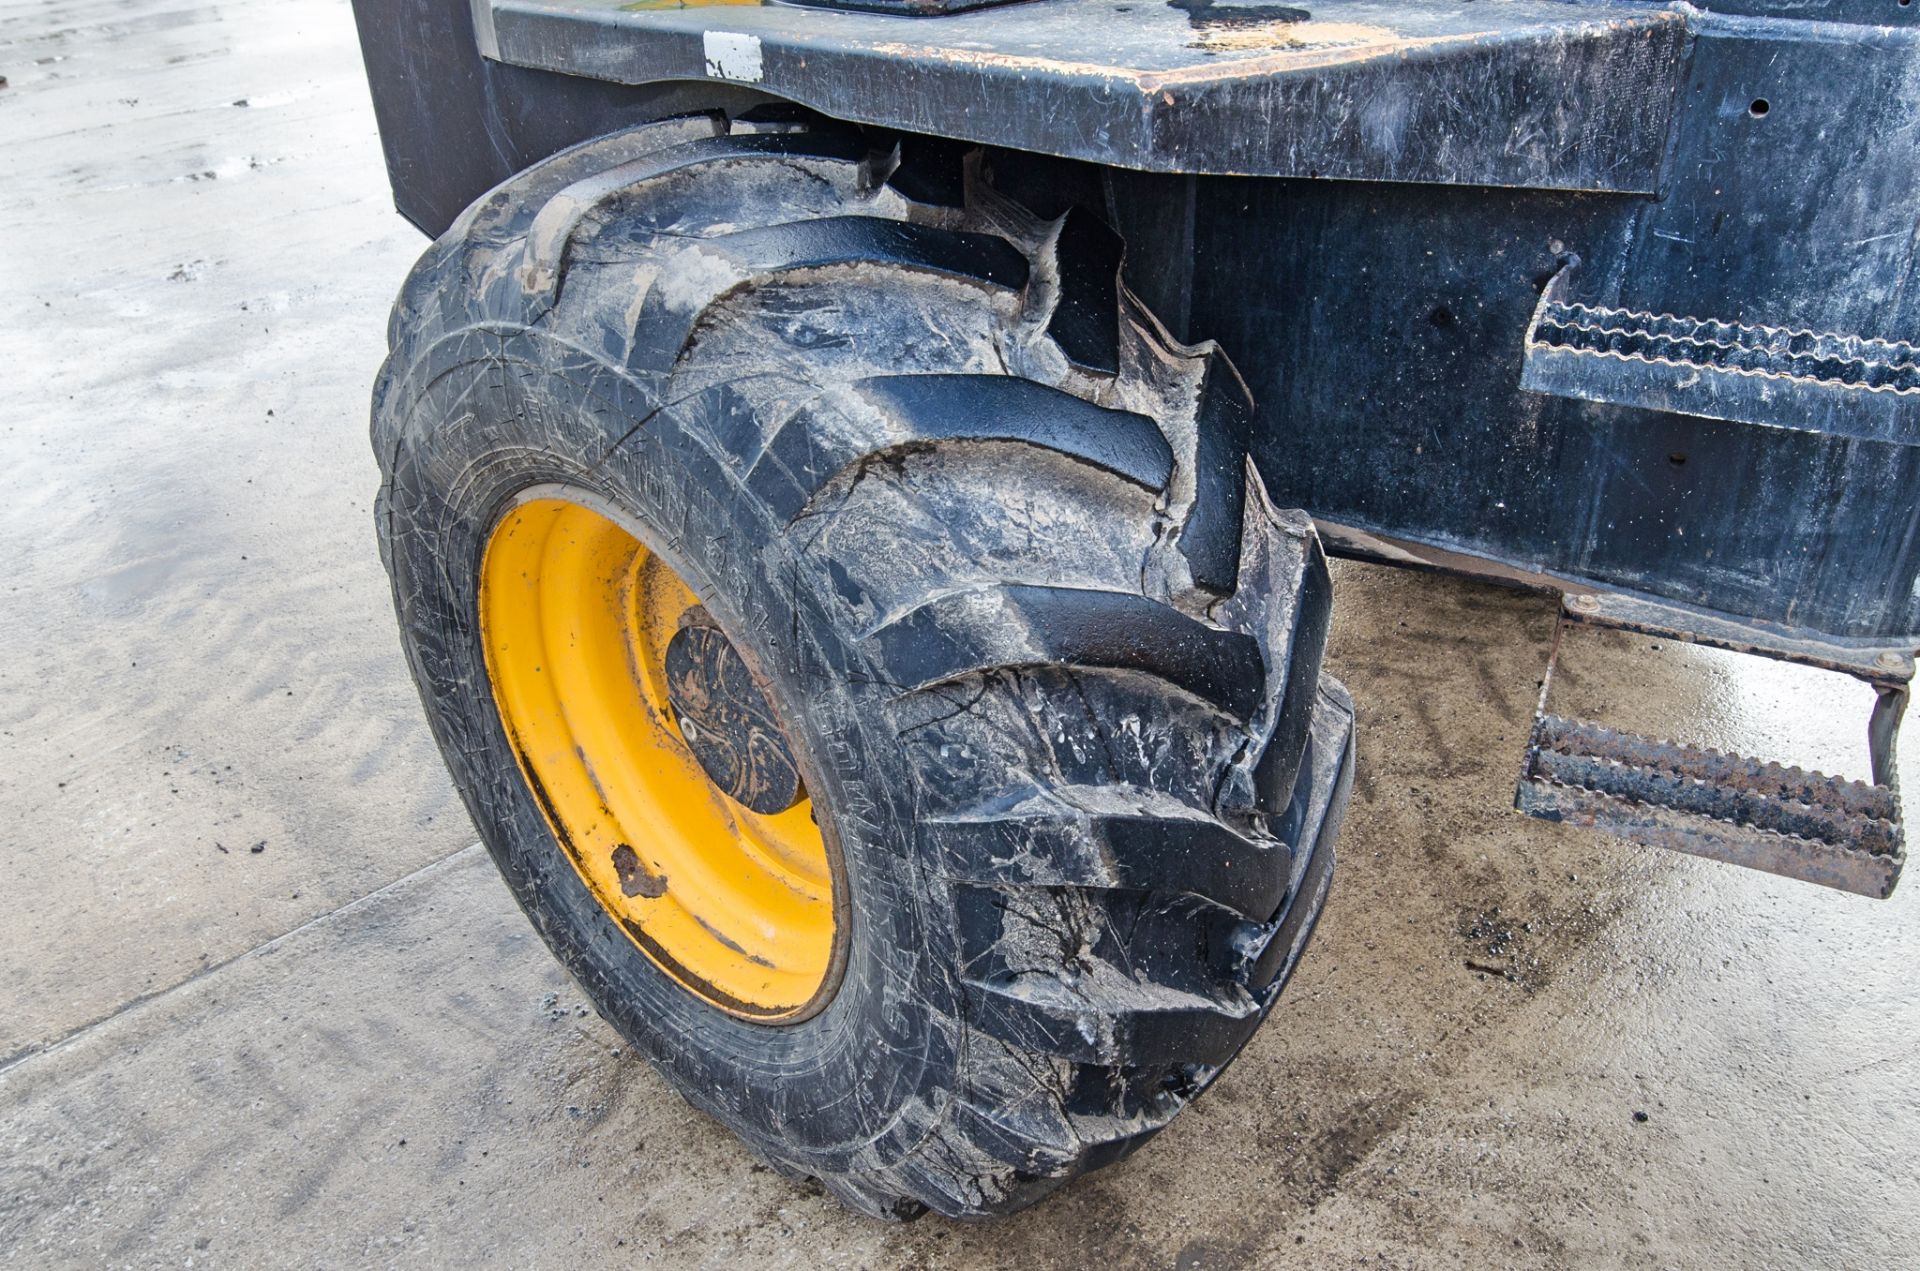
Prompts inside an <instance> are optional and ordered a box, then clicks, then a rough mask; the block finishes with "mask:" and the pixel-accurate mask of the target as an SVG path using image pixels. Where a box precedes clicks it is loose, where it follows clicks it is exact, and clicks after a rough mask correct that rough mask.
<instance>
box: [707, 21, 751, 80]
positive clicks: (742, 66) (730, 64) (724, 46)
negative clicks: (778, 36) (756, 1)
mask: <svg viewBox="0 0 1920 1271" xmlns="http://www.w3.org/2000/svg"><path fill="white" fill-rule="evenodd" d="M706 48H707V74H709V75H711V76H713V77H714V78H715V79H732V80H739V81H740V82H741V83H743V84H757V83H759V82H760V78H761V70H760V37H759V36H757V35H741V34H740V33H739V32H737V31H708V32H706Z"/></svg>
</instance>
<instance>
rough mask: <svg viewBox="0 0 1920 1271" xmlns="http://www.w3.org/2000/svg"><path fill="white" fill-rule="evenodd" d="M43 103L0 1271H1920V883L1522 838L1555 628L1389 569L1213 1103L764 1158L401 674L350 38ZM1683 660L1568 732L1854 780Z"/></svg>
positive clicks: (1588, 654) (60, 93) (32, 224)
mask: <svg viewBox="0 0 1920 1271" xmlns="http://www.w3.org/2000/svg"><path fill="white" fill-rule="evenodd" d="M0 75H4V76H5V77H6V80H7V86H6V87H5V88H0V138H4V139H5V146H4V153H5V155H6V157H7V161H8V180H7V181H6V182H5V184H4V185H3V186H0V261H4V263H5V271H6V280H7V284H8V286H7V293H8V301H7V304H6V305H5V307H4V310H0V368H4V369H0V377H4V384H5V386H6V392H5V395H4V402H5V408H4V411H3V412H0V544H4V548H5V551H4V559H5V562H6V574H5V580H4V587H5V596H4V601H0V742H4V745H5V747H6V750H7V752H8V755H9V762H8V763H7V764H6V765H5V768H4V771H0V879H4V882H0V898H3V899H4V911H5V915H6V916H5V919H4V925H3V926H0V1260H4V1261H6V1262H7V1263H9V1264H15V1265H22V1266H104V1265H113V1266H119V1265H136V1266H156V1265H192V1266H202V1267H204V1266H235V1267H256V1266H280V1265H290V1266H314V1265H324V1266H340V1265H367V1264H385V1263H407V1264H411V1265H423V1264H424V1265H439V1264H452V1263H456V1262H462V1263H465V1262H482V1261H484V1262H488V1263H493V1264H499V1265H529V1266H561V1265H565V1266H569V1267H586V1266H603V1265H604V1266H614V1265H627V1264H632V1263H636V1262H656V1263H660V1264H664V1265H676V1266H677V1265H716V1266H719V1265H724V1266H861V1267H890V1266H940V1267H967V1266H993V1265H1003V1264H1009V1263H1015V1262H1018V1263H1020V1264H1022V1265H1035V1266H1059V1267H1084V1266H1103V1267H1112V1268H1127V1267H1135V1266H1156V1267H1158V1266H1180V1267H1188V1268H1203V1267H1204V1268H1227V1267H1238V1266H1250V1265H1262V1266H1291V1265H1301V1266H1308V1265H1311V1266H1316V1267H1324V1266H1358V1265H1375V1264H1382V1263H1384V1264H1389V1265H1396V1266H1454V1265H1472V1266H1475V1267H1481V1266H1487V1265H1511V1266H1564V1265H1570V1264H1571V1265H1593V1266H1634V1267H1641V1266H1645V1267H1654V1266H1659V1267H1669V1266H1725V1265H1745V1266H1782V1267H1806V1266H1862V1267H1865V1266H1873V1267H1891V1266H1898V1265H1908V1266H1913V1265H1920V1254H1916V1252H1915V1251H1916V1249H1920V1219H1917V1218H1916V1216H1915V1213H1916V1210H1917V1209H1920V1168H1917V1162H1916V1150H1915V1146H1914V1145H1915V1143H1916V1142H1917V1141H1920V1096H1916V1094H1915V1090H1916V1088H1920V1058H1917V1057H1916V1055H1915V1052H1914V1049H1913V1044H1912V1041H1913V1038H1914V1037H1915V1035H1916V1033H1920V996H1917V995H1916V994H1915V992H1914V990H1913V987H1912V982H1913V975H1912V968H1913V966H1914V965H1915V963H1916V961H1917V960H1920V886H1916V885H1914V884H1909V885H1908V887H1907V889H1906V890H1905V891H1904V892H1902V893H1901V894H1900V895H1899V896H1897V897H1896V898H1895V899H1894V900H1892V901H1890V902H1887V903H1874V902H1870V901H1864V900H1859V899H1856V898H1853V897H1848V896H1843V895H1838V894H1834V893H1829V892H1824V891H1820V890H1817V889H1814V888H1810V887H1807V886H1804V885H1799V884H1792V883H1788V882H1785V881H1781V880H1777V879H1772V878H1768V877H1764V876H1758V875H1752V874H1748V873H1744V872H1742V871H1738V870H1734V869H1731V868H1727V867H1723V866H1714V865H1709V864H1706V863H1703V862H1699V861H1694V860H1691V859H1688V858H1680V857H1672V856H1667V855H1662V854H1658V853H1655V852H1652V851H1648V850H1644V849H1640V848H1634V847H1628V846H1623V845H1618V844H1612V843H1608V842H1606V841H1603V840H1601V839H1598V838H1596V837H1593V836H1591V835H1588V834H1584V833H1581V832H1577V831H1573V830H1566V829H1561V828H1557V827H1553V826H1547V825H1543V824H1540V823H1537V822H1530V821H1526V820H1523V819H1520V818H1519V817H1517V816H1515V815H1514V814H1513V813H1511V812H1509V811H1508V810H1507V809H1508V804H1509V800H1510V797H1511V787H1512V781H1513V778H1514V774H1515V770H1516V767H1517V764H1518V758H1519V753H1520V747H1521V742H1522V739H1523V737H1524V735H1525V732H1526V727H1527V720H1528V713H1529V711H1530V709H1531V707H1532V698H1533V695H1534V691H1535V685H1536V682H1537V678H1538V676H1539V674H1540V671H1541V668H1542V665H1543V663H1544V660H1545V656H1546V651H1547V643H1548V639H1549V636H1550V633H1551V627H1552V614H1553V609H1552V606H1551V603H1550V602H1549V601H1547V600H1545V599H1542V598H1539V597H1533V596H1527V595H1521V594H1517V593H1512V592H1506V591H1500V590H1494V589H1491V588H1488V587H1484V586H1479V585H1473V584H1467V583H1461V582H1453V581H1446V580H1440V579H1434V578H1426V577H1418V576H1412V575H1405V574H1397V573H1393V572H1390V571H1383V570H1378V569H1370V568H1361V567H1343V568H1341V569H1340V570H1339V574H1338V585H1339V596H1340V609H1339V616H1338V625H1337V628H1336V631H1335V635H1334V643H1333V652H1332V666H1333V668H1334V669H1335V671H1336V672H1337V673H1338V674H1340V675H1341V676H1342V677H1344V678H1345V679H1346V681H1347V683H1348V684H1349V685H1351V686H1352V688H1353V691H1354V695H1355V697H1356V699H1357V700H1358V702H1359V707H1360V720H1361V738H1362V741H1361V750H1360V761H1361V769H1360V772H1361V776H1360V780H1359V785H1358V788H1357V790H1356V792H1355V797H1354V805H1353V811H1352V814H1351V815H1350V817H1349V819H1348V824H1347V830H1346V835H1345V838H1344V840H1343V841H1342V843H1341V847H1340V852H1341V867H1340V871H1339V874H1338V877H1337V879H1336V885H1335V893H1334V898H1333V900H1332V902H1331V903H1330V906H1329V908H1328V910H1327V913H1326V916H1325V918H1324V920H1323V922H1322V924H1321V929H1320V935H1319V937H1318V940H1317V942H1316V944H1315V946H1314V948H1313V950H1312V951H1311V954H1310V955H1309V957H1308V958H1307V961H1306V963H1305V965H1304V967H1303V969H1302V970H1301V971H1300V973H1299V975H1298V977H1297V978H1296V979H1295V981H1294V985H1293V987H1292V989H1291V990H1290V992H1289V995H1288V997H1287V998H1286V1000H1285V1001H1284V1003H1283V1005H1282V1007H1281V1008H1280V1010H1279V1011H1278V1012H1277V1013H1276V1014H1275V1016H1274V1018H1273V1020H1272V1022H1271V1023H1270V1024H1269V1025H1268V1027H1267V1028H1266V1030H1265V1031H1264V1032H1263V1033H1262V1034H1261V1035H1260V1036H1259V1037H1258V1038H1257V1039H1256V1041H1255V1042H1254V1043H1253V1045H1252V1046H1251V1048H1250V1049H1249V1050H1248V1052H1247V1053H1246V1055H1245V1057H1244V1058H1243V1059H1242V1060H1241V1062H1240V1063H1239V1064H1238V1065H1236V1066H1235V1067H1234V1068H1233V1069H1232V1071H1231V1072H1230V1073H1229V1074H1228V1075H1227V1077H1226V1078H1224V1079H1223V1080H1222V1081H1221V1082H1220V1084H1219V1085H1218V1086H1217V1087H1216V1088H1215V1090H1214V1091H1213V1092H1212V1093H1211V1094H1210V1095H1209V1096H1208V1097H1207V1098H1205V1099H1204V1100H1202V1101H1201V1102H1200V1103H1199V1104H1198V1105H1197V1106H1196V1107H1195V1108H1194V1109H1193V1110H1192V1111H1191V1112H1190V1113H1188V1114H1187V1115H1186V1116H1185V1117H1184V1118H1182V1119H1181V1120H1180V1121H1179V1122H1177V1123H1176V1124H1175V1125H1174V1127H1173V1128H1172V1129H1170V1130H1169V1131H1168V1132H1167V1133H1166V1134H1165V1135H1163V1136H1162V1137H1161V1138H1160V1139H1159V1140H1158V1141H1157V1142H1156V1143H1154V1144H1153V1145H1152V1146H1150V1147H1149V1148H1148V1149H1147V1150H1146V1151H1144V1152H1142V1153H1141V1154H1139V1155H1138V1156H1136V1157H1134V1158H1133V1159H1131V1160H1130V1161H1128V1162H1126V1163H1124V1164H1122V1165H1120V1166H1118V1167H1116V1168H1114V1169H1112V1170H1109V1171H1107V1172H1106V1173H1103V1174H1100V1175H1098V1176H1096V1177H1094V1178H1092V1179H1089V1180H1086V1181H1084V1182H1082V1183H1081V1184H1079V1185H1077V1186H1075V1187H1073V1188H1072V1189H1070V1190H1069V1191H1068V1192H1066V1193H1065V1194H1064V1195H1062V1196H1061V1197H1059V1198H1057V1199H1055V1200H1054V1201H1051V1202H1049V1203H1047V1204H1045V1205H1043V1206H1041V1207H1040V1208H1038V1209H1037V1210H1033V1211H1030V1212H1028V1213H1026V1214H1024V1215H1022V1216H1020V1217H1017V1218H1015V1219H1012V1220H1009V1221H1005V1222H1001V1223H997V1224H989V1225H961V1224H954V1223H948V1222H944V1221H939V1220H932V1219H929V1220H925V1221H921V1222H919V1223H914V1224H909V1225H905V1226H885V1225H880V1224H875V1223H871V1222H868V1221H865V1220H862V1219H859V1218H855V1217H853V1216H851V1215H849V1214H847V1213H845V1212H843V1211H842V1210H840V1209H839V1208H838V1207H836V1206H835V1205H834V1204H833V1203H832V1202H831V1201H830V1200H828V1199H827V1198H826V1197H825V1196H824V1195H822V1194H821V1193H820V1192H819V1191H817V1190H815V1189H812V1188H809V1187H806V1186H798V1185H795V1184H792V1183H790V1182H787V1181H785V1180H784V1179H782V1178H780V1177H779V1176H777V1175H775V1174H772V1173H770V1172H768V1171H766V1170H765V1169H763V1168H762V1167H761V1166H759V1165H757V1164H756V1163H755V1162H754V1161H753V1160H752V1159H751V1157H750V1156H749V1155H748V1154H747V1153H746V1152H745V1150H744V1149H742V1148H741V1147H740V1146H739V1145H738V1144H737V1143H736V1142H735V1141H734V1140H733V1139H732V1138H731V1137H729V1136H728V1135H727V1134H726V1133H725V1132H724V1131H723V1130H721V1129H720V1128H719V1127H717V1126H716V1125H714V1124H713V1123H711V1122H709V1121H707V1120H706V1119H704V1118H703V1117H702V1116H700V1115H698V1114H696V1113H694V1112H692V1111H690V1110H689V1109H688V1108H687V1107H686V1106H685V1105H684V1104H683V1103H681V1102H680V1100H679V1099H678V1098H677V1097H675V1096H674V1095H673V1094H672V1093H671V1092H670V1091H669V1090H668V1089H667V1088H666V1086H665V1085H664V1083H662V1082H661V1081H660V1080H659V1079H658V1078H657V1077H655V1076H654V1075H653V1074H652V1073H651V1072H650V1071H649V1070H648V1069H647V1068H646V1067H645V1066H644V1065H643V1064H641V1063H639V1062H637V1061H636V1060H635V1059H633V1058H632V1057H631V1056H629V1055H628V1054H626V1053H625V1052H624V1050H623V1048H622V1045H621V1042H620V1039H619V1038H618V1037H616V1036H615V1035H613V1033H612V1032H611V1031H610V1030H609V1029H608V1028H607V1027H606V1026H605V1025H603V1024H602V1023H601V1022H600V1021H599V1020H598V1019H597V1018H595V1017H594V1016H593V1015H592V1014H591V1013H590V1012H589V1011H588V1010H587V1009H586V1007H585V1006H584V1005H583V1003H582V999H581V997H580V995H579V994H578V993H577V992H576V991H575V990H574V989H573V987H572V986H571V984H569V983H568V982H567V981H566V980H565V979H564V978H563V977H562V975H561V974H560V972H559V971H558V969H557V967H556V965H555V963H554V962H553V960H552V959H551V958H550V957H549V956H548V955H547V953H546V951H545V949H544V948H543V947H542V946H541V945H540V943H539V941H538V940H537V939H535V938H534V936H533V934H532V932H531V930H530V929H529V927H528V925H527V924H526V922H525V921H524V920H523V919H522V917H521V916H520V914H519V913H518V912H517V911H516V910H515V908H514V906H513V904H512V903H511V901H510V900H509V898H508V896H507V894H506V892H505V890H504V889H503V888H502V886H501V885H500V884H499V883H498V882H497V881H496V879H495V877H494V874H493V872H492V868H491V866H490V864H489V863H488V861H487V859H486V858H485V856H484V855H483V854H482V853H481V852H480V851H479V849H477V848H475V847H472V846H470V844H471V842H472V839H473V834H472V831H471V829H470V827H469V826H468V824H467V823H466V820H465V817H464V814H463V812H462V810H461V808H460V806H459V804H458V802H457V800H456V799H455V798H454V797H453V796H452V794H451V792H450V789H449V787H448V784H447V781H446V778H445V777H444V775H443V773H442V770H441V768H440V765H439V761H438V759H437V757H436V755H435V754H434V752H433V749H432V746H431V744H430V742H429V740H428V737H427V733H426V729H425V728H424V726H423V724H422V722H421V718H420V714H419V711H418V707H417V703H416V702H415V700H414V695H413V691H412V689H411V687H410V686H409V684H408V683H407V681H406V677H405V672H404V670H403V668H402V665H401V660H400V657H399V653H398V648H397V644H396V641H395V636H394V631H393V628H392V620H391V616H390V611H389V608H388V601H387V596H386V591H385V584H384V579H383V577H382V575H381V572H380V568H379V564H378V561H377V560H376V558H375V554H374V547H373V539H372V532H371V526H370V523H369V522H370V512H369V504H370V500H371V496H372V492H373V485H374V475H375V474H374V466H373V462H372V460H371V457H370V456H369V454H368V450H367V446H366V443H365V441H364V433H365V417H366V400H367V389H368V385H369V383H370V381H371V378H372V375H373V371H374V368H375V366H376V365H377V363H378V361H379V359H380V356H381V353H382V335H383V324H384V320H385V311H386V305H387V301H388V299H389V297H390V296H391V294H392V292H393V290H394V289H395V287H396V286H397V284H398V282H399V280H400V278H401V276H402V274H403V272H404V271H405V269H406V267H407V264H408V262H409V261H410V259H411V258H412V257H413V255H414V254H415V253H416V252H417V251H418V250H419V248H420V247H421V243H420V242H419V241H418V240H417V238H416V236H415V235H414V234H413V232H412V231H411V230H410V229H408V228H407V227H406V226H405V225H404V224H403V223H402V222H401V221H400V220H399V218H398V217H397V216H395V215H393V214H392V213H391V211H390V210H389V204H388V197H387V193H386V189H385V185H384V177H383V175H382V172H381V168H380V161H379V150H378V146H377V143H376V140H375V137H374V132H373V125H372V119H371V114H370V111H369V108H368V103H367V96H366V90H365V87H364V85H363V84H362V82H361V79H360V72H359V65H358V59H357V51H356V48H355V46H354V43H353V35H352V30H351V24H350V21H349V17H348V13H347V8H346V5H345V4H344V3H340V2H339V0H308V2H307V3H302V4H291V5H290V4H288V3H286V2H285V0H223V2H222V3H220V4H217V5H215V4H196V3H194V2H193V0H140V2H138V3H136V2H134V0H0ZM1656 643H1657V642H1652V641H1647V640H1644V639H1632V640H1630V639H1626V638H1624V637H1620V638H1601V637H1586V638H1582V639H1580V640H1577V641H1575V644H1574V647H1573V648H1572V650H1571V653H1570V660H1569V663H1568V665H1567V668H1566V674H1565V680H1564V682H1563V684H1562V688H1561V692H1562V698H1561V701H1560V705H1561V706H1563V707H1564V708H1565V709H1567V710H1569V711H1578V712H1591V713H1593V714H1596V715H1598V716H1599V717H1600V718H1604V719H1608V720H1611V721H1613V722H1617V723H1621V724H1625V725H1627V726H1636V727H1643V728H1648V729H1651V730H1654V731H1656V732H1661V733H1681V734H1685V735H1687V736H1689V737H1692V738H1694V739H1698V740H1704V741H1708V742H1712V743H1715V744H1722V745H1739V746H1746V747H1751V748H1755V749H1757V750H1760V751H1761V752H1762V753H1770V754H1776V755H1778V756H1780V757H1784V758H1789V759H1793V760H1797V761H1801V762H1812V763H1818V764H1821V765H1824V766H1827V767H1829V768H1832V767H1835V766H1838V767H1839V768H1841V769H1844V770H1846V771H1848V772H1849V773H1851V774H1856V775H1857V773H1858V771H1859V769H1860V768H1861V767H1862V764H1863V757H1862V750H1863V747H1862V745H1861V743H1860V741H1859V740H1858V734H1859V733H1860V731H1861V727H1862V722H1863V720H1864V715H1865V707H1866V701H1865V697H1864V696H1863V693H1864V690H1860V689H1859V688H1858V686H1854V685H1851V684H1850V683H1848V682H1844V681H1843V682H1841V683H1840V684H1838V685H1836V684H1833V683H1830V682H1828V677H1822V676H1818V675H1815V674H1813V673H1804V674H1797V673H1790V672H1788V671H1786V670H1784V669H1780V668H1770V667H1766V666H1760V667H1757V668H1747V670H1748V672H1749V673H1748V674H1746V675H1744V676H1737V675H1736V674H1735V672H1736V669H1738V668H1736V666H1735V665H1734V662H1733V660H1732V659H1729V658H1725V657H1720V656H1717V655H1713V654H1709V653H1704V652H1701V651H1697V650H1688V649H1682V648H1677V647H1671V646H1670V647H1663V648H1656V647H1652V646H1653V645H1654V644H1656ZM1916 776H1920V770H1916V768H1915V766H1914V765H1913V764H1911V763H1910V764H1909V765H1908V768H1907V778H1908V783H1909V785H1912V784H1913V783H1914V781H1915V778H1916Z"/></svg>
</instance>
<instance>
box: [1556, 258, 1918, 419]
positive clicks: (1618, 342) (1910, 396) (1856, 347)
mask: <svg viewBox="0 0 1920 1271" xmlns="http://www.w3.org/2000/svg"><path fill="white" fill-rule="evenodd" d="M1572 271H1573V265H1572V264H1569V265H1568V266H1567V267H1566V268H1563V269H1562V270H1561V271H1560V272H1559V273H1558V274H1556V275H1554V278H1553V281H1552V283H1550V284H1549V285H1548V287H1547V289H1546V291H1545V293H1544V294H1543V295H1542V296H1541V298H1540V305H1539V307H1538V308H1537V309H1536V310H1535V312H1534V316H1533V323H1532V325H1531V326H1530V327H1529V329H1528V331H1527V337H1526V351H1525V360H1524V362H1523V363H1522V367H1521V374H1520V386H1521V387H1522V388H1526V389H1530V390H1532V391H1534V392H1537V393H1550V394H1553V395H1555V396H1559V397H1575V398H1579V399H1581V400H1583V401H1591V402H1603V403H1607V404H1610V405H1616V406H1635V407H1639V408H1641V409H1645V410H1663V411H1676V412H1679V413H1681V414H1686V415H1698V416H1703V417H1705V418H1708V419H1725V420H1732V421H1734V422H1736V423H1747V424H1757V425H1760V426H1763V427H1769V428H1786V429H1792V430H1795V431H1800V432H1816V433H1827V434H1830V435H1833V436H1841V437H1856V438H1861V439H1865V440H1872V441H1891V442H1897V443H1900V444H1903V445H1910V446H1911V445H1920V351H1917V350H1916V348H1915V346H1914V345H1913V344H1911V343H1908V342H1906V341H1902V340H1884V339H1878V338H1875V337H1871V336H1864V335H1851V334H1846V333H1843V332H1836V331H1807V330H1799V329H1795V328H1791V327H1776V326H1756V325H1750V324H1747V323H1742V322H1727V321H1722V320H1717V319H1713V318H1694V317H1684V316H1678V315H1675V314H1670V313H1649V312H1643V311H1639V310H1633V309H1617V308H1609V307H1605V306H1598V305H1586V304H1575V303H1572V302H1570V301H1569V300H1568V299H1567V294H1566V293H1567V288H1568V281H1567V280H1568V277H1569V276H1570V274H1571V273H1572Z"/></svg>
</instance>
